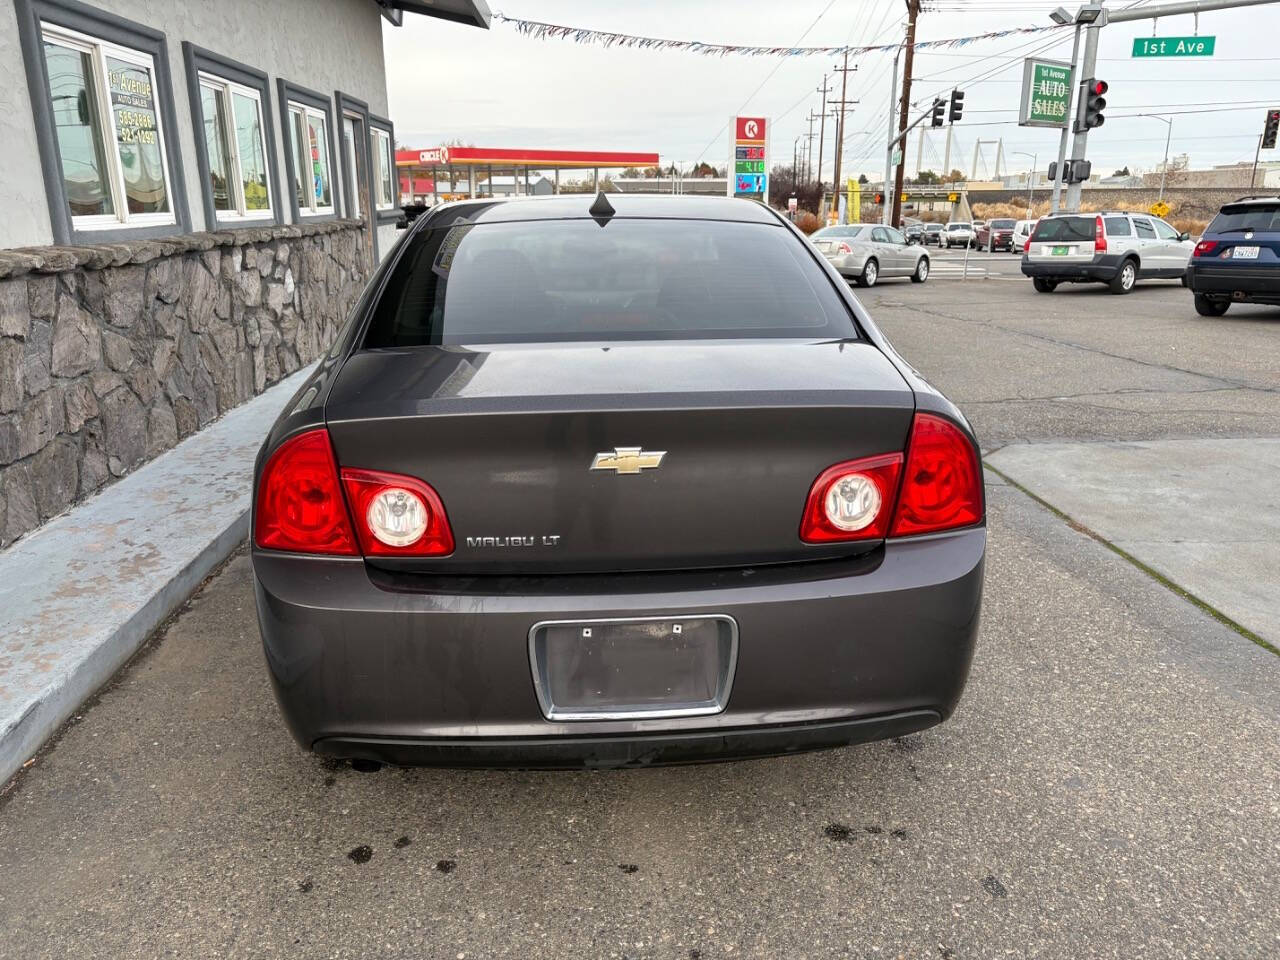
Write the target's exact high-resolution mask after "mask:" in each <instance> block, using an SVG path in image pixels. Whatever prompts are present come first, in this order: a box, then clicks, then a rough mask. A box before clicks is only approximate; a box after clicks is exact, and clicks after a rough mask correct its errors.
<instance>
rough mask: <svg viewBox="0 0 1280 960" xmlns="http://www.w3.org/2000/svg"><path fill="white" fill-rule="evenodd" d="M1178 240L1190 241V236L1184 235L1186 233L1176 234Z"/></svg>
mask: <svg viewBox="0 0 1280 960" xmlns="http://www.w3.org/2000/svg"><path fill="white" fill-rule="evenodd" d="M1178 239H1179V240H1184V241H1185V240H1190V239H1191V234H1189V233H1186V232H1183V233H1180V234H1178Z"/></svg>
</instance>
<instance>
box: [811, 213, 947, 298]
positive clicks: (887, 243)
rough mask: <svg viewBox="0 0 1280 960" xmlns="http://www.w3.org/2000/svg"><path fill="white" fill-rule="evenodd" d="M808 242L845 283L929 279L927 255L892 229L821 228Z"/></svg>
mask: <svg viewBox="0 0 1280 960" xmlns="http://www.w3.org/2000/svg"><path fill="white" fill-rule="evenodd" d="M809 239H811V240H812V241H813V244H814V246H816V247H817V248H818V250H819V252H820V253H821V254H822V255H823V256H824V257H826V258H827V261H828V262H829V263H830V264H831V265H832V266H833V267H835V268H836V270H838V271H839V272H840V275H841V276H842V277H844V278H845V279H846V280H852V281H853V282H854V283H856V284H857V285H858V286H860V287H874V286H875V285H876V283H877V282H878V281H879V280H880V279H882V278H884V277H910V278H911V279H912V280H913V281H914V282H916V283H924V282H925V281H926V280H928V279H929V254H927V253H926V252H925V251H924V248H922V247H917V246H915V245H914V244H908V243H907V238H906V237H905V236H903V234H902V233H900V232H899V231H897V230H895V229H893V227H882V226H879V225H877V224H871V223H853V224H848V225H846V226H835V227H824V228H823V229H821V230H819V231H818V232H817V233H815V234H813V235H812V236H811V237H810V238H809Z"/></svg>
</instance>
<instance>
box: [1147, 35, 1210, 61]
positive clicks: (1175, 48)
mask: <svg viewBox="0 0 1280 960" xmlns="http://www.w3.org/2000/svg"><path fill="white" fill-rule="evenodd" d="M1217 39H1218V38H1217V37H1134V38H1133V55H1134V56H1135V57H1212V56H1213V44H1214V41H1215V40H1217Z"/></svg>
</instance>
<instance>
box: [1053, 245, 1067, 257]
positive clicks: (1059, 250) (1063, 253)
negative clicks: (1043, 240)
mask: <svg viewBox="0 0 1280 960" xmlns="http://www.w3.org/2000/svg"><path fill="white" fill-rule="evenodd" d="M1052 256H1055V257H1069V256H1071V248H1070V247H1064V246H1057V247H1054V248H1053V252H1052Z"/></svg>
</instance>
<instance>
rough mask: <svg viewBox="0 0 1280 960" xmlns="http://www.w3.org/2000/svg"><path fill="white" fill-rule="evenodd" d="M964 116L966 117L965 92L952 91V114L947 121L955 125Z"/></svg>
mask: <svg viewBox="0 0 1280 960" xmlns="http://www.w3.org/2000/svg"><path fill="white" fill-rule="evenodd" d="M963 115H964V91H962V90H952V91H951V112H950V113H949V114H948V116H947V119H949V120H950V121H951V122H952V123H955V122H956V121H957V120H959V119H960V117H961V116H963Z"/></svg>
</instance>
